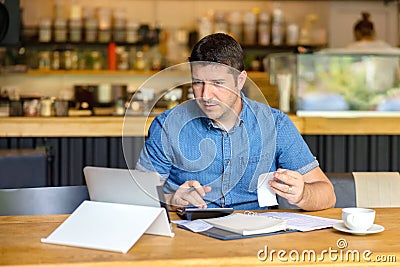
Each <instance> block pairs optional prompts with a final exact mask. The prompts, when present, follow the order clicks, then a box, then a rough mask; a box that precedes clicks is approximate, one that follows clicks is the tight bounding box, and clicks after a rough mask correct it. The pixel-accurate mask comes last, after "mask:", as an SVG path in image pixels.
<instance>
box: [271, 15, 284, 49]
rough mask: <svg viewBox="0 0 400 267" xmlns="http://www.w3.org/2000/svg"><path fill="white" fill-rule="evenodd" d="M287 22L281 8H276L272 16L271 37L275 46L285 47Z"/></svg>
mask: <svg viewBox="0 0 400 267" xmlns="http://www.w3.org/2000/svg"><path fill="white" fill-rule="evenodd" d="M284 24H285V21H284V17H283V12H282V10H281V9H280V8H275V9H274V11H273V15H272V29H271V37H272V44H273V45H283V41H284V36H285V27H284Z"/></svg>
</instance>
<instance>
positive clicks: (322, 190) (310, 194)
mask: <svg viewBox="0 0 400 267" xmlns="http://www.w3.org/2000/svg"><path fill="white" fill-rule="evenodd" d="M335 203H336V196H335V193H334V190H333V186H332V185H331V184H329V183H326V182H314V183H305V184H304V191H303V197H302V198H301V200H300V201H299V202H298V203H294V204H295V205H297V206H298V207H299V208H301V209H303V210H309V211H313V210H323V209H328V208H332V207H333V206H334V205H335Z"/></svg>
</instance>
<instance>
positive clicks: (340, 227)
mask: <svg viewBox="0 0 400 267" xmlns="http://www.w3.org/2000/svg"><path fill="white" fill-rule="evenodd" d="M333 228H334V229H336V230H338V231H341V232H345V233H350V234H353V235H368V234H375V233H380V232H383V230H385V227H383V226H382V225H379V224H373V225H372V226H371V228H369V229H368V230H363V231H356V230H351V229H349V228H347V227H346V226H345V225H344V223H343V222H340V223H335V224H334V225H333Z"/></svg>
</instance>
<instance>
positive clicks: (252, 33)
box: [243, 9, 258, 45]
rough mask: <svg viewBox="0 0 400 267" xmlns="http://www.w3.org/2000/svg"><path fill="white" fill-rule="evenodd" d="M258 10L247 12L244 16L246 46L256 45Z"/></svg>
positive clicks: (244, 41) (244, 40)
mask: <svg viewBox="0 0 400 267" xmlns="http://www.w3.org/2000/svg"><path fill="white" fill-rule="evenodd" d="M257 13H258V9H254V10H253V11H249V12H246V13H245V14H244V16H243V25H244V28H243V43H244V44H245V45H255V44H256V36H257V35H256V33H257Z"/></svg>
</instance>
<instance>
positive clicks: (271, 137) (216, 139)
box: [137, 95, 319, 209]
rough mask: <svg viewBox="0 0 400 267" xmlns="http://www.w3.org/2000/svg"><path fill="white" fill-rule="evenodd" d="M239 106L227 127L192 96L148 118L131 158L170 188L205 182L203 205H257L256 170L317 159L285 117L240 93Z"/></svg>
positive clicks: (303, 167) (305, 167) (304, 166)
mask: <svg viewBox="0 0 400 267" xmlns="http://www.w3.org/2000/svg"><path fill="white" fill-rule="evenodd" d="M242 99H243V109H242V112H241V114H240V116H239V120H238V121H237V123H236V125H235V126H234V127H233V128H232V129H231V130H230V131H229V132H227V131H225V130H224V129H222V128H220V127H218V126H217V125H215V124H214V123H213V122H212V121H211V120H210V119H208V118H207V117H205V115H204V113H203V112H202V111H201V110H200V108H199V107H198V106H197V104H196V102H195V101H194V100H191V101H188V102H186V103H184V104H181V105H179V106H177V107H175V108H173V109H170V110H167V111H165V112H164V113H163V114H161V115H160V116H158V117H157V118H155V119H154V121H153V122H152V124H151V126H150V128H149V135H148V138H147V139H146V142H145V145H144V148H143V149H142V151H141V153H140V158H139V161H138V163H137V168H138V169H146V170H149V171H156V172H158V173H159V174H161V176H162V177H163V178H164V179H165V184H164V191H165V192H166V193H173V192H174V191H176V189H177V188H178V187H179V186H180V185H181V184H183V183H184V182H185V181H187V180H197V181H199V182H200V183H201V184H202V185H208V186H211V188H212V189H211V192H209V193H207V194H206V196H205V197H204V200H205V201H206V202H207V204H208V207H233V208H235V209H261V208H260V207H259V205H258V199H257V182H258V176H259V175H260V174H262V173H266V172H273V171H275V170H277V168H284V169H290V170H297V171H299V172H300V173H301V174H305V173H307V172H309V171H310V170H312V169H314V168H315V167H317V166H318V165H319V164H318V162H317V160H316V159H315V158H314V156H313V155H312V153H311V152H310V150H309V148H308V146H307V144H306V143H305V141H304V140H303V137H302V136H301V135H300V133H299V132H298V131H297V129H296V127H295V126H294V125H293V123H292V122H291V120H290V119H289V117H288V116H287V115H286V114H285V113H283V112H281V111H279V110H277V109H273V108H270V107H269V106H268V105H265V104H261V103H259V102H256V101H253V100H250V99H248V98H246V97H245V96H244V95H242Z"/></svg>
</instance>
